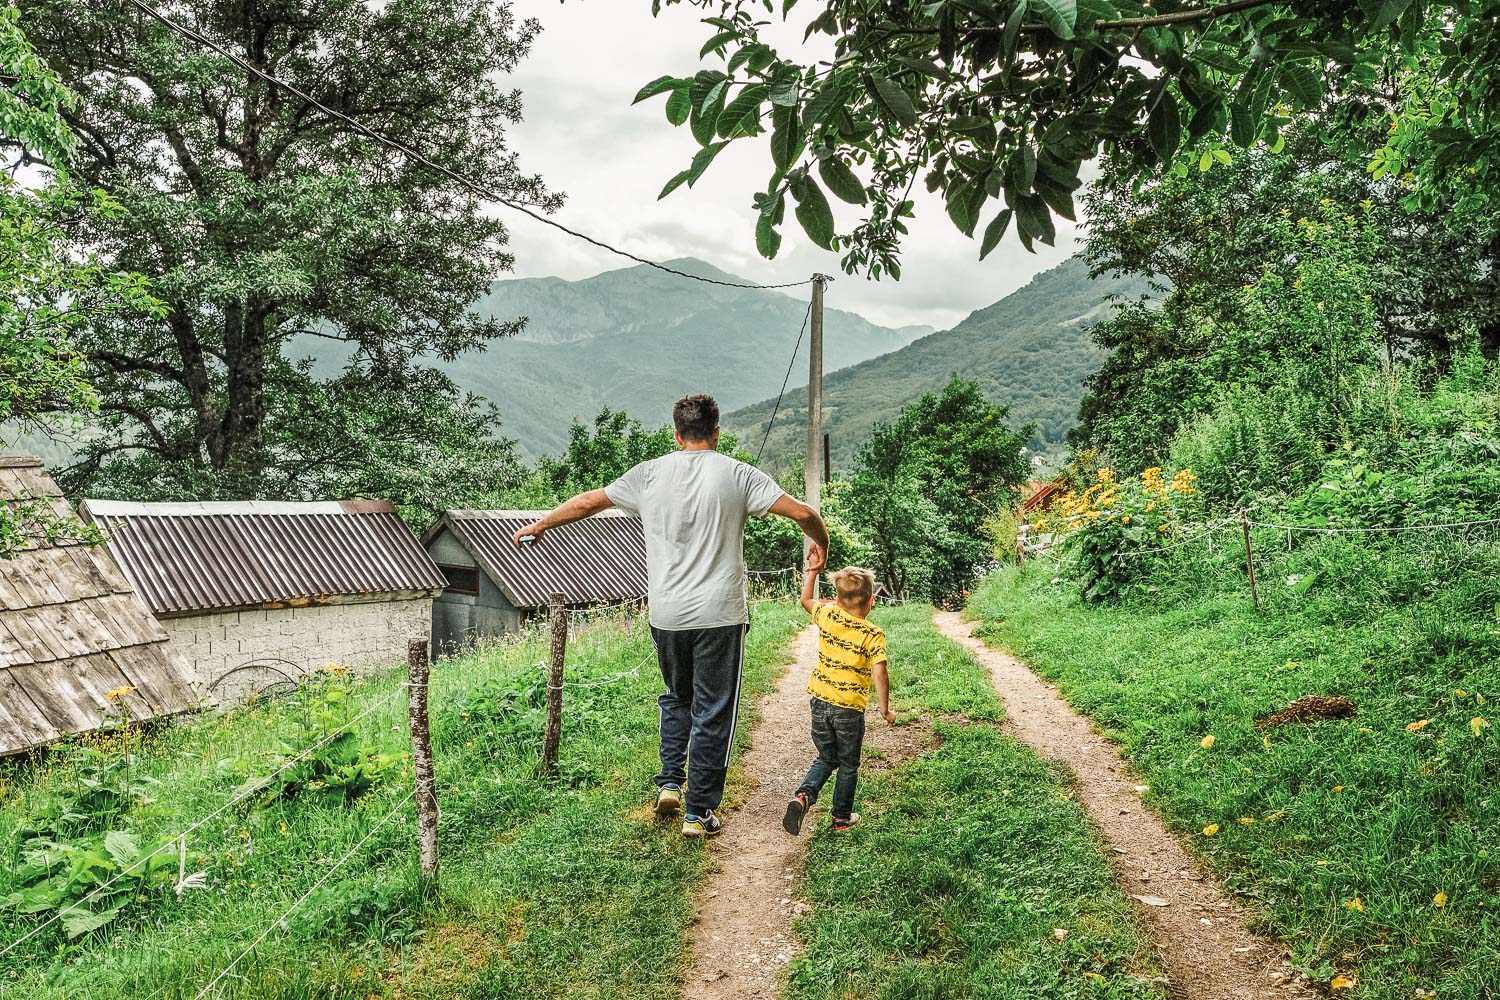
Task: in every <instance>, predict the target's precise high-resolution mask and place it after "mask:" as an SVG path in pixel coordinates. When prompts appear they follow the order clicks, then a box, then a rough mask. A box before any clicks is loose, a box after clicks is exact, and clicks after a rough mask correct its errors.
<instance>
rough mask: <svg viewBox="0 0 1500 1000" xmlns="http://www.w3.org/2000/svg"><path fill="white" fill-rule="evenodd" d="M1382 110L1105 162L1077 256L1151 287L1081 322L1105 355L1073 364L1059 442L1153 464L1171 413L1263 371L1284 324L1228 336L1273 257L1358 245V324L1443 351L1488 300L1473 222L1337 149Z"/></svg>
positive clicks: (1174, 420) (1283, 339) (1352, 143)
mask: <svg viewBox="0 0 1500 1000" xmlns="http://www.w3.org/2000/svg"><path fill="white" fill-rule="evenodd" d="M1385 121H1386V118H1385V117H1384V116H1383V115H1382V116H1379V117H1374V118H1373V120H1372V119H1371V117H1369V116H1364V115H1360V114H1356V113H1353V112H1350V111H1347V110H1346V111H1344V112H1340V113H1339V114H1336V115H1331V116H1326V117H1325V118H1323V119H1322V120H1318V121H1311V122H1308V123H1305V124H1302V125H1299V126H1297V127H1296V128H1293V129H1289V130H1287V132H1286V133H1285V135H1284V139H1285V147H1284V149H1283V150H1282V151H1281V152H1279V153H1272V152H1270V151H1269V150H1253V151H1250V152H1247V153H1241V154H1239V155H1236V156H1235V157H1233V159H1232V160H1231V161H1230V162H1221V161H1220V160H1219V159H1217V158H1215V157H1214V156H1213V155H1212V150H1211V149H1209V148H1205V149H1204V150H1203V152H1202V154H1201V157H1200V158H1199V163H1198V164H1197V165H1193V166H1189V165H1188V163H1187V162H1181V163H1179V164H1178V165H1177V167H1176V168H1175V169H1174V170H1173V171H1171V172H1169V173H1168V175H1167V176H1166V177H1165V178H1164V179H1163V180H1162V181H1160V182H1155V183H1151V184H1146V185H1136V184H1133V183H1131V182H1130V181H1129V180H1127V179H1125V178H1122V177H1118V176H1115V175H1113V174H1111V173H1109V172H1106V175H1105V178H1104V179H1103V180H1102V181H1101V182H1100V183H1099V184H1098V185H1096V186H1095V187H1094V189H1093V190H1092V191H1091V193H1090V194H1089V196H1088V201H1087V208H1088V215H1089V219H1090V226H1089V233H1088V240H1087V244H1086V249H1085V256H1086V257H1087V259H1088V260H1089V263H1090V265H1091V267H1092V268H1093V270H1094V272H1095V273H1096V274H1098V273H1128V274H1143V275H1148V276H1151V278H1152V279H1153V280H1154V281H1155V282H1156V283H1157V292H1158V295H1157V298H1156V300H1155V301H1151V300H1143V301H1138V302H1132V303H1127V304H1125V306H1124V307H1123V308H1121V309H1119V310H1118V311H1116V312H1115V313H1114V314H1113V315H1112V316H1110V317H1109V318H1107V319H1106V320H1104V321H1103V322H1101V323H1098V324H1096V325H1095V326H1094V327H1093V329H1092V331H1091V336H1092V337H1093V339H1094V340H1095V341H1096V342H1097V343H1098V344H1099V345H1100V346H1101V347H1104V348H1105V349H1106V350H1108V351H1110V356H1109V358H1108V359H1107V360H1106V361H1105V363H1104V365H1103V367H1102V368H1101V369H1100V371H1099V372H1097V373H1096V374H1095V375H1093V376H1092V377H1091V378H1090V379H1089V382H1088V385H1089V395H1088V396H1087V397H1086V398H1085V400H1084V402H1083V406H1082V410H1081V414H1080V420H1081V423H1080V426H1079V428H1078V429H1077V431H1076V432H1075V433H1074V435H1073V436H1072V440H1073V441H1074V443H1075V444H1079V445H1083V444H1090V445H1093V446H1097V447H1102V448H1104V449H1105V450H1106V451H1107V452H1109V453H1110V455H1111V457H1112V459H1113V460H1114V461H1115V462H1117V463H1119V464H1121V465H1122V466H1123V467H1125V468H1144V467H1146V466H1148V465H1151V464H1160V463H1162V462H1164V461H1165V458H1166V452H1167V449H1168V448H1169V447H1170V446H1171V442H1172V438H1173V436H1174V435H1175V434H1176V432H1177V429H1178V428H1179V426H1181V425H1182V424H1183V423H1184V422H1185V421H1187V420H1189V419H1190V418H1191V417H1193V416H1194V415H1196V414H1198V413H1201V412H1203V411H1204V409H1205V408H1206V407H1207V406H1209V405H1210V403H1211V400H1212V399H1213V398H1215V397H1216V395H1217V394H1218V393H1219V390H1220V389H1221V388H1222V387H1223V386H1225V385H1226V384H1229V383H1236V382H1239V383H1245V384H1250V385H1253V384H1258V382H1260V381H1261V380H1263V379H1264V378H1265V377H1266V375H1267V371H1268V370H1269V369H1268V367H1267V366H1271V367H1272V368H1274V369H1275V370H1277V371H1279V370H1280V368H1279V366H1280V365H1281V360H1279V359H1285V358H1286V357H1287V356H1288V353H1289V351H1290V349H1291V345H1292V344H1294V343H1297V342H1298V341H1297V339H1296V338H1295V337H1290V336H1289V335H1287V333H1286V331H1283V332H1282V334H1280V335H1278V339H1277V340H1276V341H1274V342H1273V341H1270V340H1267V341H1265V342H1264V343H1262V345H1261V346H1260V347H1258V348H1256V349H1255V350H1253V351H1252V352H1250V354H1248V355H1247V354H1245V353H1243V352H1237V353H1234V354H1233V355H1231V354H1229V353H1228V350H1229V347H1230V345H1231V344H1232V343H1234V342H1235V341H1236V338H1237V337H1240V336H1241V332H1242V331H1243V330H1245V329H1246V328H1247V327H1251V326H1255V325H1256V324H1258V323H1260V319H1259V318H1257V314H1256V313H1254V312H1253V310H1252V308H1251V307H1252V301H1251V297H1250V296H1247V294H1246V292H1247V290H1249V289H1251V288H1253V287H1255V286H1259V285H1260V284H1261V283H1262V282H1263V280H1264V279H1265V277H1266V275H1267V274H1268V273H1270V272H1281V271H1283V270H1284V266H1285V264H1286V262H1288V261H1292V262H1294V263H1295V262H1304V263H1309V264H1310V263H1311V262H1312V261H1313V259H1314V258H1321V259H1322V261H1323V263H1324V264H1325V265H1327V266H1334V267H1338V266H1344V265H1342V264H1341V263H1340V257H1341V256H1344V257H1347V256H1348V255H1350V254H1353V255H1354V256H1356V257H1359V256H1360V255H1366V256H1365V258H1364V259H1361V260H1359V261H1358V267H1357V270H1358V272H1359V276H1358V284H1359V291H1360V293H1361V294H1368V295H1369V296H1370V300H1369V302H1370V306H1369V307H1370V308H1371V309H1372V311H1373V313H1374V322H1373V329H1362V330H1361V331H1360V332H1359V334H1358V336H1360V337H1370V338H1371V339H1372V346H1373V343H1374V342H1378V343H1379V344H1380V345H1381V347H1382V353H1383V354H1384V355H1385V356H1386V357H1387V358H1388V359H1394V358H1400V357H1427V358H1437V359H1439V360H1441V359H1443V358H1446V357H1447V356H1448V355H1449V354H1450V353H1451V352H1452V351H1453V349H1454V347H1455V345H1456V344H1457V343H1458V342H1459V341H1460V340H1461V339H1462V338H1463V337H1464V336H1465V331H1473V330H1475V329H1477V328H1479V327H1481V326H1482V325H1483V324H1484V323H1485V322H1488V321H1489V320H1490V319H1491V318H1492V317H1493V316H1494V315H1495V309H1496V307H1495V303H1494V299H1493V293H1492V291H1491V289H1490V288H1489V287H1488V284H1487V282H1486V281H1485V280H1484V275H1485V274H1486V273H1487V272H1488V270H1489V268H1490V264H1489V261H1488V259H1487V257H1488V254H1489V244H1490V241H1491V233H1490V231H1489V229H1488V226H1487V225H1483V224H1476V222H1475V221H1474V220H1473V219H1472V218H1470V217H1467V216H1465V215H1462V214H1455V213H1434V212H1430V211H1425V210H1420V209H1418V210H1416V211H1412V210H1410V209H1409V208H1408V206H1407V201H1408V198H1407V196H1408V189H1407V188H1406V187H1405V186H1403V185H1402V184H1400V183H1399V182H1398V181H1397V180H1396V178H1393V177H1385V178H1381V179H1377V178H1374V177H1373V176H1372V174H1371V172H1370V171H1368V170H1367V169H1366V165H1365V163H1364V162H1363V161H1362V160H1360V159H1354V158H1352V157H1351V156H1350V155H1349V153H1348V150H1350V149H1360V148H1364V149H1368V148H1371V147H1372V146H1373V145H1375V144H1376V143H1378V142H1379V141H1380V139H1378V138H1376V137H1374V136H1372V134H1371V133H1372V132H1374V131H1376V130H1378V132H1379V133H1380V136H1382V137H1383V136H1384V134H1385V132H1386V127H1385V125H1384V122H1385ZM1297 220H1318V221H1319V224H1320V228H1319V230H1318V232H1319V234H1320V236H1319V238H1318V239H1317V240H1305V239H1291V238H1289V236H1288V230H1289V228H1295V227H1293V226H1291V223H1295V222H1296V221H1297ZM1356 222H1357V226H1354V225H1353V224H1354V223H1356ZM1325 224H1326V225H1325ZM1346 228H1347V229H1349V231H1348V232H1343V231H1342V230H1345V229H1346ZM1345 273H1346V278H1348V280H1351V281H1352V280H1354V278H1353V276H1352V272H1348V271H1346V272H1345ZM1296 287H1297V288H1300V286H1296ZM1361 311H1363V310H1361ZM1324 315H1327V313H1326V312H1325V313H1324ZM1302 346H1304V347H1306V346H1307V345H1306V344H1303V345H1302ZM1373 359H1374V354H1373V352H1363V353H1362V354H1361V360H1373Z"/></svg>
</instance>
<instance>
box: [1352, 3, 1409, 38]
mask: <svg viewBox="0 0 1500 1000" xmlns="http://www.w3.org/2000/svg"><path fill="white" fill-rule="evenodd" d="M1359 6H1360V8H1361V9H1363V10H1364V12H1365V16H1366V17H1368V18H1369V19H1370V30H1371V31H1379V30H1380V29H1381V28H1384V27H1385V26H1386V25H1388V24H1394V23H1395V22H1396V20H1397V19H1398V18H1400V17H1401V15H1402V14H1404V13H1406V8H1407V7H1410V6H1411V0H1359Z"/></svg>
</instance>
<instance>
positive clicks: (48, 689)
mask: <svg viewBox="0 0 1500 1000" xmlns="http://www.w3.org/2000/svg"><path fill="white" fill-rule="evenodd" d="M0 502H3V503H5V504H6V506H8V507H9V508H10V509H11V510H12V511H13V512H15V513H16V514H17V515H19V517H18V520H20V521H22V522H23V523H25V522H35V521H37V520H38V516H39V515H40V516H41V517H43V518H45V519H46V520H48V521H50V522H51V523H52V526H53V527H55V528H60V529H61V530H60V531H58V532H56V533H55V535H56V537H54V538H52V539H50V540H49V539H46V538H41V537H37V538H32V539H30V540H28V541H27V542H26V543H25V544H24V545H23V546H22V547H21V549H20V551H18V552H16V553H15V554H14V555H12V556H11V557H10V558H7V559H0V754H11V753H15V752H17V751H20V750H26V749H28V748H30V747H35V746H40V745H42V744H45V743H51V742H52V741H54V740H57V739H60V738H61V737H63V736H67V735H70V734H73V733H86V732H91V731H93V730H95V729H98V728H100V727H101V726H102V725H103V724H104V723H105V722H106V721H108V720H111V719H115V720H118V719H120V718H122V717H125V716H128V718H129V719H130V720H134V721H139V720H141V719H150V718H157V717H160V716H166V715H174V714H176V713H179V712H186V711H188V710H190V709H193V708H196V707H197V706H198V699H197V697H196V696H195V695H194V693H193V689H192V685H191V684H190V683H189V678H190V676H191V675H190V671H189V668H188V665H187V662H186V661H185V660H184V659H183V657H182V655H181V653H180V652H179V651H177V650H176V649H175V648H174V647H173V646H172V645H171V643H170V642H169V641H168V636H167V632H166V630H165V629H163V628H162V627H161V625H159V624H157V621H156V619H155V618H153V617H152V616H151V614H150V612H149V611H147V610H146V607H145V606H144V605H143V604H142V603H141V602H140V601H139V600H138V599H137V598H136V596H135V594H134V593H133V592H132V588H131V585H130V583H129V581H128V580H127V578H126V577H125V576H124V575H123V574H122V573H121V572H120V568H119V566H117V565H116V564H115V561H114V559H113V558H111V556H110V553H109V551H108V550H107V549H106V548H105V547H103V546H100V545H88V544H84V537H83V536H84V534H85V532H84V531H83V525H82V523H80V522H79V520H78V518H77V516H76V515H75V514H74V513H73V510H72V508H70V507H69V506H68V503H67V501H66V500H64V499H63V495H62V491H61V490H59V489H58V488H57V484H56V483H54V482H53V481H52V477H51V476H49V475H48V474H47V470H46V469H45V468H44V467H43V466H42V463H41V462H40V461H38V460H37V459H35V458H0ZM69 525H73V526H76V529H77V530H68V529H69Z"/></svg>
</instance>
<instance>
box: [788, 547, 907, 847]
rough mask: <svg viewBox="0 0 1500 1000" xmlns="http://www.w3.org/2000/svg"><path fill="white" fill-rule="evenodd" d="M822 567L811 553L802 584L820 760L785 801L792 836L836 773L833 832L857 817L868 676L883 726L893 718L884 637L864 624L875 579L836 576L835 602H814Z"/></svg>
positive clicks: (853, 571)
mask: <svg viewBox="0 0 1500 1000" xmlns="http://www.w3.org/2000/svg"><path fill="white" fill-rule="evenodd" d="M822 568H823V560H822V558H821V554H815V555H813V556H811V557H810V558H809V561H808V564H807V577H806V579H805V580H804V582H803V584H802V607H803V608H805V609H807V612H808V614H810V615H812V619H813V623H814V624H816V625H817V626H818V665H817V666H816V667H815V668H814V669H813V675H812V680H811V681H809V682H808V685H807V693H808V694H810V695H812V738H813V746H815V747H817V749H818V759H817V760H815V761H814V762H813V765H812V767H811V768H809V769H808V772H807V777H806V778H803V779H802V787H801V788H799V789H797V794H796V795H793V796H792V798H791V800H790V801H788V802H787V804H786V815H785V816H784V817H783V818H782V821H781V825H782V826H783V827H784V828H785V829H786V832H787V833H790V834H792V835H794V836H795V835H796V834H798V833H800V832H801V831H802V820H803V818H804V817H806V816H807V811H808V810H809V809H811V808H812V807H813V803H815V802H817V801H818V793H819V792H821V791H822V790H823V786H824V785H825V784H827V783H828V779H829V778H830V777H832V775H833V773H834V772H835V771H837V772H838V780H837V781H835V782H834V785H833V830H834V832H835V833H841V832H843V831H844V830H847V829H849V828H850V827H851V826H853V825H854V824H855V823H858V822H859V813H857V812H855V811H854V785H855V782H857V781H858V780H859V755H860V750H861V748H862V747H863V745H864V741H865V708H866V706H868V705H869V703H870V682H871V680H872V679H873V680H874V682H875V691H876V693H877V694H878V695H879V697H880V714H881V716H882V717H883V718H884V719H885V721H886V722H895V721H896V713H895V712H892V711H891V704H890V694H891V690H890V689H891V681H890V675H889V674H888V673H887V671H886V661H885V633H884V632H882V631H881V630H880V627H879V626H878V625H875V624H874V623H873V622H871V621H869V620H868V617H869V614H870V611H871V609H873V608H874V607H875V574H874V573H871V572H870V571H869V570H867V569H859V568H857V567H853V566H851V567H849V568H848V569H844V570H840V571H839V572H837V573H835V574H833V588H834V592H835V594H836V595H837V600H836V601H835V602H834V603H831V604H824V603H822V602H820V601H817V600H814V599H813V588H814V586H815V585H816V584H817V580H818V572H819V571H820V570H821V569H822Z"/></svg>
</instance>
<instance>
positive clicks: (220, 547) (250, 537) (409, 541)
mask: <svg viewBox="0 0 1500 1000" xmlns="http://www.w3.org/2000/svg"><path fill="white" fill-rule="evenodd" d="M80 513H82V514H83V515H84V516H85V517H86V518H88V519H90V520H92V521H93V522H94V523H95V524H97V525H98V526H99V527H100V528H102V529H103V530H104V532H105V534H106V536H107V538H108V543H107V544H108V546H109V550H110V551H111V552H113V553H114V556H115V558H116V559H117V560H118V561H119V564H120V567H121V569H122V570H123V571H124V573H125V576H126V578H127V579H129V580H130V582H131V583H132V584H133V585H134V586H135V588H136V591H137V592H138V593H139V594H140V596H141V597H142V598H143V599H144V601H145V603H146V605H147V606H148V607H149V608H150V609H151V611H152V613H153V614H155V615H156V617H157V619H158V620H159V621H160V622H161V624H162V626H163V627H164V628H165V629H166V630H167V632H168V633H170V634H171V636H172V638H173V641H174V642H175V644H176V645H177V647H178V648H179V649H180V650H182V653H183V655H184V656H186V658H187V660H188V662H189V663H190V664H191V665H192V669H193V675H194V681H195V684H196V685H197V686H198V689H199V691H200V693H201V694H202V695H203V696H204V697H205V698H206V699H207V700H209V701H211V702H213V703H215V704H224V703H233V702H236V701H239V700H242V699H243V698H244V697H245V695H246V694H248V693H251V692H254V691H258V690H261V689H264V688H267V687H272V686H278V687H279V686H282V685H285V684H288V683H290V682H292V681H295V680H296V679H297V678H298V677H299V676H301V675H303V674H306V673H309V672H311V671H314V670H317V669H320V668H322V667H324V666H325V665H327V664H329V663H334V664H340V665H352V666H355V667H362V668H373V667H378V666H383V665H387V664H391V663H394V662H396V661H398V660H403V659H404V658H405V656H406V644H407V640H408V639H411V638H417V637H421V638H427V637H428V635H429V632H430V629H431V626H432V599H433V598H434V597H435V596H436V595H437V594H438V593H439V592H441V590H442V588H443V577H442V574H441V573H439V572H438V569H437V567H436V566H434V565H433V564H432V560H430V559H428V558H427V553H426V552H425V551H423V549H422V546H421V545H420V544H418V542H417V539H416V537H415V536H414V535H413V534H412V533H411V531H410V530H408V529H407V527H406V525H405V524H404V523H403V522H402V521H401V518H400V517H399V516H397V514H396V512H395V509H394V508H393V507H392V506H391V505H390V504H389V503H387V502H386V501H383V500H345V501H330V502H319V503H281V502H274V501H259V500H256V501H234V502H215V503H133V502H127V501H116V500H86V501H84V503H83V505H82V506H81V508H80Z"/></svg>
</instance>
